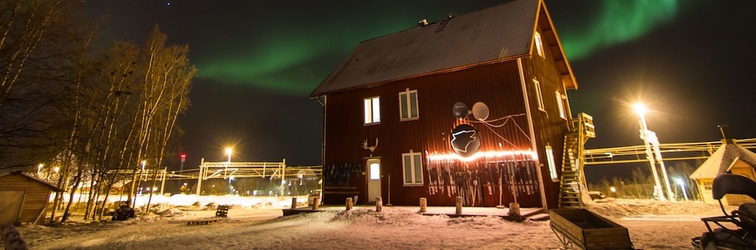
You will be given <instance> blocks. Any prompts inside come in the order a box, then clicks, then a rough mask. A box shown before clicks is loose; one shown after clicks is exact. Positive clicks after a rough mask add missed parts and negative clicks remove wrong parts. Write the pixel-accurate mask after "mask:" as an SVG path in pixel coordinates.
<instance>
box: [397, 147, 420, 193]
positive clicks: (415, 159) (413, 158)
mask: <svg viewBox="0 0 756 250" xmlns="http://www.w3.org/2000/svg"><path fill="white" fill-rule="evenodd" d="M408 156H409V157H410V165H409V166H408V165H407V162H406V157H408ZM416 163H419V164H420V165H419V166H416V165H415V164H416ZM407 170H410V175H409V176H410V177H411V180H409V181H410V182H408V180H407V177H408V175H407ZM417 171H419V172H417ZM402 180H403V181H402V184H403V185H404V186H422V185H423V184H424V180H423V154H422V153H421V152H413V151H412V150H410V152H409V153H403V154H402Z"/></svg>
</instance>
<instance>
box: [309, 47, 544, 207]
mask: <svg viewBox="0 0 756 250" xmlns="http://www.w3.org/2000/svg"><path fill="white" fill-rule="evenodd" d="M406 89H409V90H417V93H418V106H419V117H420V118H419V119H418V120H413V121H400V120H399V92H402V91H405V90H406ZM373 96H380V98H381V99H380V101H381V106H380V107H381V111H380V112H381V123H380V124H374V125H363V123H364V121H363V98H367V97H373ZM456 102H463V103H465V104H467V105H468V107H469V108H472V106H473V105H474V104H475V103H476V102H483V103H485V104H486V105H487V106H488V107H489V110H490V115H489V118H488V120H487V121H492V122H491V124H494V125H498V126H500V127H494V126H486V124H483V123H481V122H479V121H477V120H476V119H474V118H473V117H472V114H471V115H469V116H468V119H466V120H465V121H462V122H469V123H470V124H471V125H473V126H474V127H475V128H476V129H477V130H478V132H479V137H478V138H480V139H481V148H480V151H498V150H502V151H517V150H526V151H527V150H531V143H530V137H529V134H528V131H529V127H528V121H527V116H526V115H525V112H526V111H525V104H524V102H523V100H522V89H521V84H520V78H519V70H518V67H517V62H516V61H510V62H505V63H500V64H495V65H488V66H482V67H477V68H473V69H468V70H464V71H458V72H451V73H446V74H439V75H431V76H427V77H421V78H415V79H408V80H402V81H397V82H394V83H391V84H387V85H383V86H379V87H374V88H367V89H361V90H353V91H349V92H343V93H337V94H332V95H329V96H328V97H327V102H326V118H325V119H326V124H327V126H326V135H327V136H326V138H325V140H326V143H325V144H326V152H325V159H324V164H325V165H326V166H328V165H334V164H335V165H339V164H360V165H361V166H362V168H363V172H362V173H360V174H359V175H356V177H355V178H356V179H355V180H354V181H353V185H354V186H350V187H351V188H352V189H354V190H356V193H358V195H360V197H364V196H365V195H366V193H367V187H366V183H367V175H365V173H366V172H367V171H366V169H365V159H366V158H367V157H370V155H371V154H370V151H369V150H366V149H363V148H362V142H363V141H364V140H367V142H368V144H369V145H371V146H372V145H374V144H375V139H376V138H378V147H377V148H376V149H375V151H374V152H373V154H372V156H374V157H380V158H381V166H382V168H381V173H382V176H383V179H382V189H383V190H382V193H383V196H384V200H386V201H387V202H391V203H392V204H395V205H417V203H418V200H419V198H421V197H429V195H430V194H429V189H428V180H424V184H425V185H423V186H408V187H405V186H404V185H403V179H402V159H401V154H402V153H408V152H410V151H413V152H421V153H422V154H423V157H424V162H423V170H424V173H423V176H424V178H427V177H428V172H427V171H428V160H427V158H426V157H427V156H428V154H451V153H452V150H451V148H450V146H449V139H448V137H449V133H450V132H451V130H452V129H453V128H454V126H455V125H456V124H458V123H459V122H460V121H458V120H457V119H456V118H455V117H454V116H453V114H452V106H453V105H454V103H456ZM507 117H509V118H507ZM500 118H502V120H498V121H493V120H495V119H500ZM479 171H480V170H479ZM389 176H390V178H391V182H390V183H389V182H388V179H389ZM388 185H391V187H390V188H391V197H390V200H389V199H388V198H389V197H388V195H387V194H388ZM347 188H349V187H343V186H341V187H329V186H325V187H324V196H328V195H329V194H331V196H332V197H334V198H325V197H324V202H326V203H330V202H333V204H343V202H344V198H346V197H351V196H352V194H351V193H345V192H344V191H343V190H344V189H347ZM359 200H360V201H361V202H359V203H362V202H367V201H368V200H373V197H370V198H369V199H362V198H360V199H359ZM434 201H435V200H434ZM438 202H442V201H441V200H439V201H438ZM443 202H447V203H443V204H437V205H453V204H454V202H453V200H448V201H447V200H443ZM491 204H493V203H491ZM497 204H498V203H497ZM531 206H539V204H532V205H531Z"/></svg>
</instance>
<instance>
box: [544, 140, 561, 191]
mask: <svg viewBox="0 0 756 250" xmlns="http://www.w3.org/2000/svg"><path fill="white" fill-rule="evenodd" d="M546 164H548V165H549V176H550V177H551V181H554V182H557V181H559V176H558V175H557V166H556V163H555V161H554V149H553V148H551V145H548V144H547V145H546Z"/></svg>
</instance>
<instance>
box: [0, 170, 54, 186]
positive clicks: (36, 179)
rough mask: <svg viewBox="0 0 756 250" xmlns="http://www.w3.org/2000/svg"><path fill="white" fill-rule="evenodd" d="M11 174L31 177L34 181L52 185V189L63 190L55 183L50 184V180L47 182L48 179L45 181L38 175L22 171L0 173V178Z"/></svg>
mask: <svg viewBox="0 0 756 250" xmlns="http://www.w3.org/2000/svg"><path fill="white" fill-rule="evenodd" d="M10 175H18V176H23V177H26V178H28V179H31V180H32V181H36V182H39V183H40V184H42V185H45V186H48V187H50V189H52V190H53V191H59V190H61V189H59V188H58V187H56V186H55V185H53V184H50V183H49V182H46V181H44V180H42V179H40V178H37V177H34V176H31V175H28V174H25V173H23V172H21V171H12V172H5V173H0V178H3V177H5V176H10Z"/></svg>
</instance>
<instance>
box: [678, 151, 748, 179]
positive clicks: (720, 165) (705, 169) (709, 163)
mask: <svg viewBox="0 0 756 250" xmlns="http://www.w3.org/2000/svg"><path fill="white" fill-rule="evenodd" d="M738 159H739V160H742V161H744V162H746V163H748V165H751V167H754V168H756V153H754V152H751V151H750V150H748V149H745V148H742V147H740V146H738V145H737V144H735V143H725V144H722V146H721V147H719V148H718V149H717V151H714V153H713V154H711V156H709V159H706V161H704V163H703V164H701V166H699V167H698V168H697V169H696V171H694V172H693V173H692V174H690V178H691V179H707V178H711V179H713V178H714V177H717V175H719V174H721V173H724V172H727V170H728V169H729V168H730V166H731V165H732V164H733V163H734V162H735V160H738Z"/></svg>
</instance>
